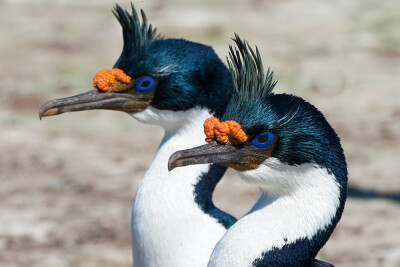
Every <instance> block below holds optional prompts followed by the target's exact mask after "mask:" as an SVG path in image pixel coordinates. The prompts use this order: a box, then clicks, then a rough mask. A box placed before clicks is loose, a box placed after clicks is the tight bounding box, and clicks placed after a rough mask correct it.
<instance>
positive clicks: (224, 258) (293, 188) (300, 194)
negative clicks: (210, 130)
mask: <svg viewBox="0 0 400 267" xmlns="http://www.w3.org/2000/svg"><path fill="white" fill-rule="evenodd" d="M240 175H241V177H242V178H243V179H244V180H246V181H248V182H251V183H255V184H257V185H259V186H260V188H261V190H262V192H263V194H262V195H261V197H260V199H259V200H258V202H257V203H256V204H255V205H254V206H253V208H252V209H251V210H250V211H249V212H248V214H246V215H245V216H244V217H243V218H241V219H240V220H239V221H238V222H237V223H236V224H234V225H233V226H232V227H231V228H230V229H229V230H228V231H227V233H226V234H225V235H224V236H223V238H222V239H221V240H220V241H219V242H218V244H217V245H216V247H215V249H214V251H213V253H212V256H211V259H210V262H209V265H208V266H218V267H219V266H251V264H252V263H253V261H254V260H255V259H257V258H260V257H261V255H262V253H263V252H266V251H268V250H271V249H272V248H273V247H275V248H282V247H283V246H284V245H285V244H288V243H294V242H295V241H296V240H298V239H300V238H305V237H308V238H311V237H312V236H314V235H315V234H316V233H317V232H318V230H322V229H324V228H325V227H326V226H327V225H329V224H330V223H331V220H332V218H333V217H334V216H335V214H336V211H337V209H338V207H339V204H340V203H339V195H340V190H339V185H338V183H337V181H336V179H335V177H334V176H333V174H329V173H328V172H327V171H326V169H323V168H320V167H319V166H317V165H315V164H303V165H299V166H288V165H285V164H283V163H281V162H279V161H278V160H277V159H274V158H270V159H268V160H266V161H265V162H264V163H263V164H262V165H260V167H259V168H258V169H255V170H251V171H246V172H242V173H240Z"/></svg>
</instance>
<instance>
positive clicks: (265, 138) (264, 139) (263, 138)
mask: <svg viewBox="0 0 400 267" xmlns="http://www.w3.org/2000/svg"><path fill="white" fill-rule="evenodd" d="M268 138H269V137H268V135H262V136H260V137H258V138H257V141H258V142H259V143H261V144H263V143H266V142H267V141H268Z"/></svg>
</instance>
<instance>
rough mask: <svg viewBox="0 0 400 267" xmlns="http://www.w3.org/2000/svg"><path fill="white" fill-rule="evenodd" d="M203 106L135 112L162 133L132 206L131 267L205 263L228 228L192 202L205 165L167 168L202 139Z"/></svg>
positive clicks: (204, 117) (205, 114) (205, 169)
mask: <svg viewBox="0 0 400 267" xmlns="http://www.w3.org/2000/svg"><path fill="white" fill-rule="evenodd" d="M210 116H211V115H210V114H209V112H208V111H205V110H198V109H197V110H189V111H187V112H171V111H166V112H164V111H159V110H157V109H154V108H150V109H149V110H146V111H145V112H141V113H139V114H136V115H135V117H136V118H139V119H140V120H141V121H146V122H149V123H154V124H159V125H160V124H161V125H162V126H163V127H164V128H165V129H166V134H165V136H164V138H163V140H162V142H161V145H160V147H159V149H158V151H157V154H156V156H155V158H154V160H153V162H152V164H151V166H150V168H149V169H148V171H147V173H146V174H145V176H144V178H143V180H142V181H141V183H140V185H139V187H138V190H137V192H136V196H135V200H134V203H133V208H132V223H131V228H132V246H133V256H134V265H135V266H206V265H207V262H208V260H209V257H210V255H211V252H212V250H213V248H214V246H215V244H216V243H217V241H218V240H219V239H220V238H221V237H222V235H223V234H224V233H225V232H226V229H225V228H224V227H223V226H222V225H221V224H220V223H218V221H217V220H216V219H214V218H212V217H210V216H209V215H208V214H205V213H204V212H203V211H202V210H201V209H200V208H199V206H198V205H197V203H195V202H194V194H193V190H194V184H196V183H197V181H198V177H199V176H200V175H201V174H202V173H203V172H205V171H207V170H208V168H209V165H195V166H187V167H185V168H177V169H174V170H173V171H171V172H168V169H167V166H168V159H169V157H170V156H171V154H172V153H174V152H175V151H177V150H181V149H187V148H192V147H194V146H198V145H201V144H204V133H203V127H202V124H203V122H204V120H205V119H206V118H208V117H210Z"/></svg>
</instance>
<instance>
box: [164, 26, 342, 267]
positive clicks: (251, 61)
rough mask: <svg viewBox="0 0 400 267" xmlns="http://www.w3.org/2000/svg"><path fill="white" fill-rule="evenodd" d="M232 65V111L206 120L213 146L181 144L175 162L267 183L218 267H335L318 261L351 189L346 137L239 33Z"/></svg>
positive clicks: (226, 243) (231, 233) (217, 258)
mask: <svg viewBox="0 0 400 267" xmlns="http://www.w3.org/2000/svg"><path fill="white" fill-rule="evenodd" d="M233 39H234V43H235V47H232V46H230V51H229V56H228V65H229V69H230V72H231V75H232V80H233V84H234V90H233V93H232V97H231V100H230V102H229V104H228V107H227V108H226V111H225V113H224V114H223V115H222V116H221V117H219V118H217V117H210V118H208V119H207V120H206V121H205V123H204V132H205V134H206V137H207V138H206V141H207V143H206V144H205V145H201V146H198V147H195V148H191V149H187V150H181V151H177V152H175V153H174V154H172V155H171V157H170V159H169V162H168V169H169V170H170V171H171V172H172V173H173V172H174V171H175V170H176V169H178V167H183V166H189V165H190V166H192V165H196V164H200V165H201V164H205V163H207V164H210V163H214V164H220V165H222V166H228V167H230V168H233V169H235V170H237V171H238V173H239V175H240V177H241V178H242V179H243V180H244V181H245V182H248V183H250V184H253V185H256V186H258V187H259V188H260V190H261V196H260V198H259V199H258V201H257V202H256V204H254V206H253V207H252V208H251V210H250V211H249V212H248V213H247V214H246V215H244V216H243V217H242V218H241V219H239V220H238V221H237V222H236V223H235V224H234V225H233V226H232V227H230V228H229V229H228V231H227V232H226V233H225V235H224V236H223V237H222V238H221V240H219V241H218V243H217V245H216V246H215V248H214V250H213V253H212V255H211V257H210V261H209V263H208V266H209V267H214V266H332V265H331V264H329V263H326V262H323V261H319V260H316V259H315V257H316V255H317V253H318V251H319V250H320V249H321V248H322V247H323V246H324V244H325V243H326V242H327V241H328V239H329V237H330V236H331V234H332V232H333V230H334V228H335V227H336V225H337V223H338V222H339V220H340V218H341V216H342V213H343V209H344V205H345V201H346V196H347V164H346V159H345V156H344V152H343V149H342V147H341V144H340V139H339V137H338V135H337V134H336V132H335V131H334V129H333V128H332V127H331V125H330V124H329V123H328V122H327V120H326V119H325V117H324V115H323V114H322V113H321V112H320V111H319V110H318V109H317V108H316V107H315V106H313V105H312V104H310V103H308V102H307V101H306V100H304V99H302V98H300V97H297V96H294V95H290V94H285V93H282V94H275V93H273V89H274V87H275V85H276V82H274V81H273V72H272V71H270V69H269V68H268V71H267V73H266V74H265V73H264V68H263V64H262V60H261V56H260V53H259V50H258V48H257V47H256V48H255V49H253V48H251V46H250V45H249V44H248V42H247V41H246V40H242V39H241V38H240V37H239V36H238V35H237V34H236V35H235V37H234V38H233Z"/></svg>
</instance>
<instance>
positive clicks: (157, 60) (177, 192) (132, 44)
mask: <svg viewBox="0 0 400 267" xmlns="http://www.w3.org/2000/svg"><path fill="white" fill-rule="evenodd" d="M114 14H115V16H116V17H117V19H118V21H119V23H120V24H121V26H122V30H123V38H124V47H123V51H122V54H121V56H120V57H119V59H118V60H117V62H116V63H115V65H114V67H113V69H112V70H102V71H100V72H98V74H97V75H96V77H95V79H94V86H95V88H96V89H95V90H91V91H89V92H87V93H83V94H80V95H76V96H73V97H69V98H63V99H56V100H51V101H48V102H46V103H45V104H43V106H42V107H41V109H40V113H39V116H40V117H45V116H52V115H57V114H61V113H65V112H73V111H82V110H92V109H108V110H119V111H123V112H127V113H129V114H130V115H132V116H133V117H134V118H136V119H137V120H139V121H141V122H143V123H148V124H154V125H159V126H161V127H162V128H164V130H165V135H164V138H163V139H162V141H161V144H160V146H159V148H158V150H157V153H156V155H155V157H154V160H153V162H152V164H151V166H150V167H149V169H148V170H147V172H146V174H145V176H144V178H143V179H142V181H141V183H140V185H139V187H138V189H137V192H136V195H135V199H134V202H133V208H132V221H131V228H132V246H133V258H134V265H135V266H174V267H175V266H206V264H207V262H208V260H209V257H210V255H211V252H212V250H213V248H214V246H215V244H216V243H217V241H218V240H219V239H220V238H221V237H222V236H223V235H224V233H225V232H226V229H227V228H229V227H230V226H231V225H233V224H234V223H235V222H236V219H235V218H234V217H232V216H230V215H229V214H227V213H225V212H223V211H221V210H219V209H218V208H217V207H215V205H214V204H213V201H212V193H213V191H214V189H215V186H216V184H217V183H218V182H219V180H220V179H221V177H222V176H223V175H224V173H225V171H226V167H223V166H219V165H202V166H200V165H198V166H191V167H189V168H187V169H180V170H176V171H174V172H168V170H167V167H166V166H167V163H168V158H169V156H170V155H171V154H172V153H173V152H175V151H177V150H181V149H186V148H190V147H193V146H197V145H200V144H202V138H201V137H202V135H203V130H202V123H203V121H204V120H205V119H206V118H207V117H209V116H221V115H222V114H223V112H224V110H225V108H226V106H227V104H228V102H229V99H230V96H231V92H232V88H233V86H232V80H231V77H230V73H229V70H228V69H227V67H226V66H225V65H224V64H223V63H222V61H221V60H220V59H219V58H218V56H217V55H216V54H215V52H214V50H213V49H212V48H211V47H210V46H206V45H202V44H198V43H193V42H190V41H186V40H183V39H164V38H162V37H160V36H159V35H157V34H156V29H153V28H152V26H151V25H148V23H147V20H146V16H145V14H144V12H143V11H141V16H142V21H141V20H140V18H139V16H138V14H137V12H136V10H135V8H134V7H133V5H132V12H131V13H129V12H128V11H125V10H123V9H122V8H121V7H120V6H118V5H117V6H116V7H115V10H114ZM127 142H129V140H127ZM132 142H134V141H132ZM134 156H135V152H134V151H132V157H134Z"/></svg>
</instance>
